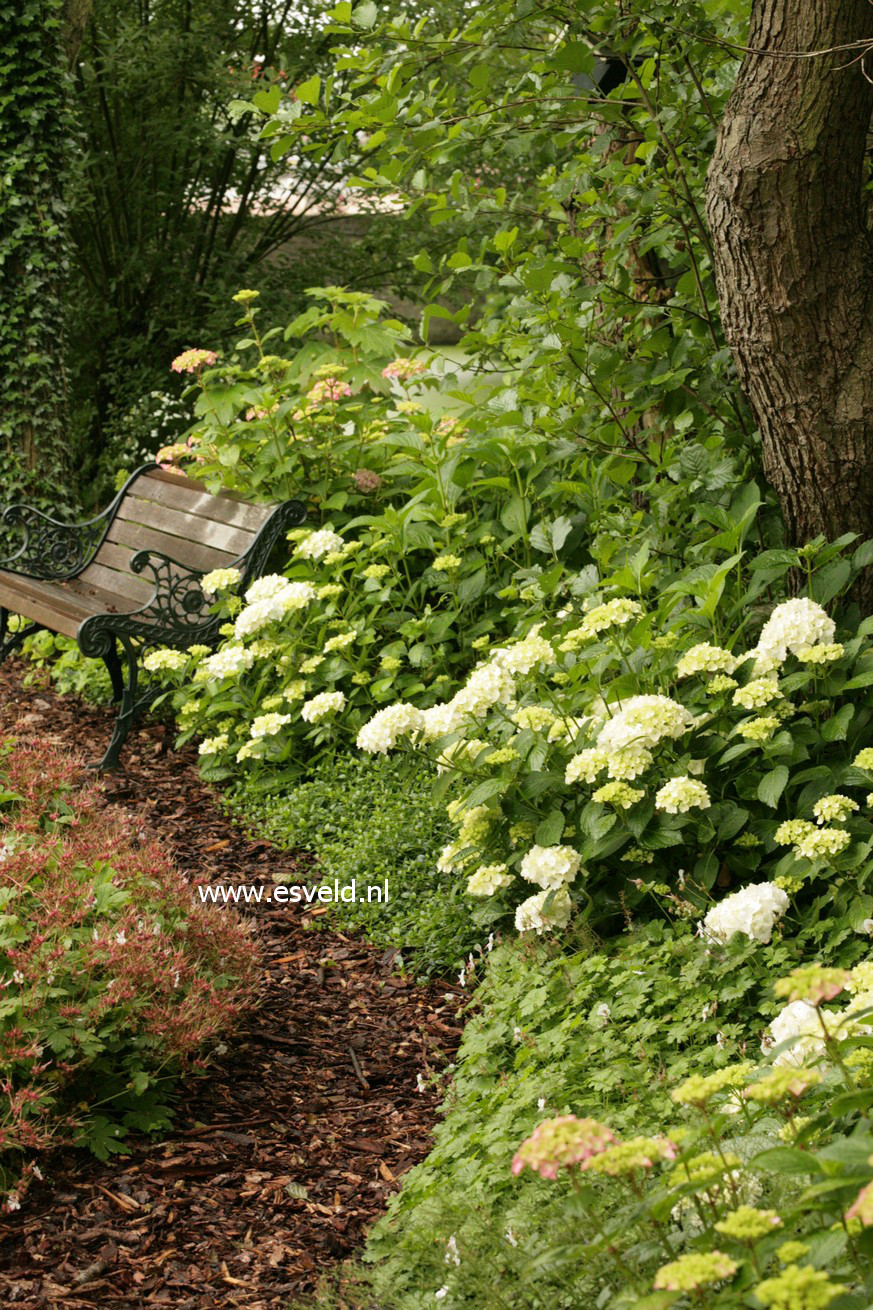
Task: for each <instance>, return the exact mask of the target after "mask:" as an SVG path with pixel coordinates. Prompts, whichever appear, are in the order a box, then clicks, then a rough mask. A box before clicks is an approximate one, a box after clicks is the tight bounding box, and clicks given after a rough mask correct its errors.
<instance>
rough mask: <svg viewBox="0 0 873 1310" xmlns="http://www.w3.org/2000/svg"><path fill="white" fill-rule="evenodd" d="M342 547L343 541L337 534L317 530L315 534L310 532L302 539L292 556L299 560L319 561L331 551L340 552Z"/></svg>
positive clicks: (323, 529) (322, 529) (321, 529)
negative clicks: (298, 557)
mask: <svg viewBox="0 0 873 1310" xmlns="http://www.w3.org/2000/svg"><path fill="white" fill-rule="evenodd" d="M344 545H345V541H344V540H343V538H342V537H341V536H340V535H339V533H338V532H331V530H330V528H319V529H318V531H317V532H310V534H309V536H308V537H304V538H303V540H302V541H301V542H300V543H299V544H298V546H297V549H296V550H295V552H294V554H295V555H299V556H300V558H301V559H321V557H322V556H323V555H329V554H330V553H331V551H337V550H342V548H343V546H344Z"/></svg>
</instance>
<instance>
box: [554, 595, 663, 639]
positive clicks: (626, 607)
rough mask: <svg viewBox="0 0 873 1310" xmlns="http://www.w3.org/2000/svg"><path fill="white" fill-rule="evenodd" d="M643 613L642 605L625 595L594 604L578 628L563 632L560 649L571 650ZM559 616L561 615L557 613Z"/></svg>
mask: <svg viewBox="0 0 873 1310" xmlns="http://www.w3.org/2000/svg"><path fill="white" fill-rule="evenodd" d="M642 613H643V607H642V605H640V603H639V601H636V600H629V599H628V598H627V597H626V596H617V597H616V598H615V599H614V600H608V601H605V602H604V603H603V604H602V605H594V606H593V607H592V608H591V609H590V610H588V611H587V613H586V614H585V615H584V616H583V619H582V623H581V624H580V625H579V627H578V628H572V629H571V630H570V631H569V632H567V633H565V634H564V639H563V641H562V642H561V650H565V651H573V650H577V649H578V648H579V647H580V646H583V645H584V644H585V642H587V641H593V640H594V639H595V638H596V637H598V636H599V635H600V633H601V632H607V631H608V630H609V629H610V628H620V627H623V626H624V624H626V623H630V622H631V620H632V619H637V618H639V617H640V615H641V614H642ZM558 617H559V618H560V617H561V615H558Z"/></svg>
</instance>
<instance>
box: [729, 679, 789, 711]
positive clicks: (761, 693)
mask: <svg viewBox="0 0 873 1310" xmlns="http://www.w3.org/2000/svg"><path fill="white" fill-rule="evenodd" d="M778 696H779V684H778V682H777V681H776V679H775V678H773V677H764V678H753V679H752V681H751V682H747V683H746V685H745V687H737V689H736V691H735V692H734V694H733V697H732V699H733V703H734V705H742V707H743V709H746V710H760V709H763V707H764V706H765V705H769V704H770V702H771V701H774V700H776V699H778Z"/></svg>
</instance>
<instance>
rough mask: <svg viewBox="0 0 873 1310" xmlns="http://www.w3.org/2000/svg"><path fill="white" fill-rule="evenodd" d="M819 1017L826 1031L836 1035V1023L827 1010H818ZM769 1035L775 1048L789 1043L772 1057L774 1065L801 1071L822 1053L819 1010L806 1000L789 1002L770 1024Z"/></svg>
mask: <svg viewBox="0 0 873 1310" xmlns="http://www.w3.org/2000/svg"><path fill="white" fill-rule="evenodd" d="M821 1014H822V1015H823V1017H824V1021H825V1023H826V1025H827V1026H828V1030H829V1031H830V1032H834V1033H836V1031H837V1030H838V1028H839V1024H838V1023H837V1022H836V1021H835V1020H833V1019H832V1018H829V1016H828V1013H827V1012H826V1011H821ZM770 1035H771V1038H772V1043H773V1045H774V1046H781V1045H782V1043H783V1042H790V1043H791V1045H790V1046H787V1047H786V1048H785V1050H784V1051H780V1052H779V1053H778V1054H777V1055H776V1056H775V1057H774V1060H773V1063H774V1064H776V1065H788V1066H790V1067H792V1068H801V1067H803V1066H804V1065H813V1064H816V1063H818V1062H819V1061H821V1059H822V1056H823V1055H824V1053H825V1039H824V1033H823V1031H822V1026H821V1020H820V1019H819V1011H818V1010H817V1009H816V1007H815V1006H814V1005H810V1003H809V1001H791V1002H789V1004H788V1005H786V1006H784V1007H783V1008H782V1009H781V1010H780V1011H779V1013H778V1014H777V1016H776V1018H775V1019H773V1020H772V1022H771V1023H770Z"/></svg>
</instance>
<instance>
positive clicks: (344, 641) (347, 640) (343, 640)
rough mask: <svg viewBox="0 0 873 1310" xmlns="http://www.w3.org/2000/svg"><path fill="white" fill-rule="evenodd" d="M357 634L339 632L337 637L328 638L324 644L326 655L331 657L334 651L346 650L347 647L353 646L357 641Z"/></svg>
mask: <svg viewBox="0 0 873 1310" xmlns="http://www.w3.org/2000/svg"><path fill="white" fill-rule="evenodd" d="M357 636H358V634H357V633H356V632H338V633H337V634H336V636H335V637H328V639H327V641H326V642H325V643H324V653H325V655H329V654H330V653H331V651H333V650H345V648H346V646H351V645H352V643H353V642H354V641H356V640H357Z"/></svg>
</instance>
